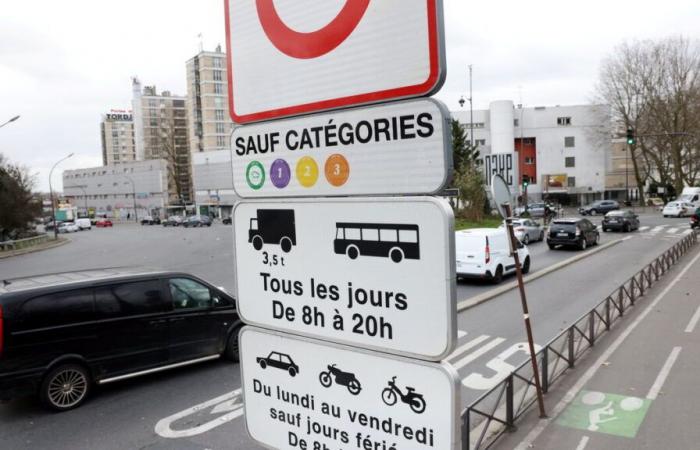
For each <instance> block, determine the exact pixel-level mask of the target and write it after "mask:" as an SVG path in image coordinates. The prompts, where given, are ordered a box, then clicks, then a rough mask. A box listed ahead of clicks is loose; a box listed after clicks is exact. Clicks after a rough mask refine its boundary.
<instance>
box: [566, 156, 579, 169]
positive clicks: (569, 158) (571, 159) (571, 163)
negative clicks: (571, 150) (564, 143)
mask: <svg viewBox="0 0 700 450" xmlns="http://www.w3.org/2000/svg"><path fill="white" fill-rule="evenodd" d="M564 166H565V167H576V158H574V157H573V156H567V157H566V158H564Z"/></svg>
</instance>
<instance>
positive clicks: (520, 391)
mask: <svg viewBox="0 0 700 450" xmlns="http://www.w3.org/2000/svg"><path fill="white" fill-rule="evenodd" d="M697 242H698V237H697V233H691V234H689V235H688V236H686V237H685V238H683V239H682V240H681V241H679V242H678V243H676V244H675V245H674V246H673V247H671V248H670V249H668V250H667V251H665V252H664V253H663V254H662V255H661V256H659V257H658V258H656V259H655V260H654V261H652V262H651V263H650V264H648V265H647V266H646V267H644V268H643V269H642V270H640V271H639V272H637V273H636V274H635V275H634V276H633V277H632V278H630V279H629V280H627V281H626V282H625V283H623V284H622V285H621V286H620V287H618V288H617V289H615V291H613V292H612V293H611V294H610V295H608V296H607V298H605V300H603V301H602V302H600V303H598V305H596V306H595V307H594V308H593V309H591V310H590V311H589V312H587V313H586V314H584V315H583V316H581V317H580V318H579V319H578V320H577V321H576V322H575V323H574V324H573V325H572V326H570V327H569V328H567V329H566V330H564V331H562V332H561V333H560V334H559V335H557V336H556V337H555V338H554V339H552V340H551V341H549V343H548V344H546V345H545V346H544V347H542V348H541V349H540V350H539V351H538V352H537V359H538V362H539V368H540V372H541V373H540V379H541V380H542V390H543V391H544V393H545V394H546V393H547V391H548V390H549V388H550V386H551V385H552V384H553V383H554V382H556V381H557V380H558V379H559V378H561V377H562V375H563V374H564V373H565V372H566V371H567V370H568V369H571V368H573V367H574V365H575V363H576V361H577V360H578V359H579V358H580V357H581V356H582V355H583V354H584V353H586V351H587V350H589V349H590V348H592V347H593V346H594V345H595V344H596V342H597V341H598V339H599V338H600V337H601V336H602V335H603V334H605V333H606V332H607V331H609V330H610V328H611V327H612V326H613V325H614V324H615V323H616V322H617V321H619V320H620V319H622V317H623V316H624V314H625V312H626V311H627V310H629V308H630V307H632V306H634V304H635V303H636V302H637V300H639V299H640V298H641V297H642V296H644V294H645V292H646V291H647V290H649V288H651V286H652V285H653V284H654V283H656V282H657V281H658V280H659V279H660V278H661V277H662V276H663V275H664V274H666V272H668V271H669V270H670V269H671V267H672V266H673V265H674V264H675V263H676V262H678V260H679V259H680V258H681V257H682V256H683V255H684V254H685V253H686V252H688V251H689V250H690V249H691V248H693V246H695V245H696V244H697ZM536 401H537V396H536V392H535V382H534V376H533V372H532V365H531V364H530V360H529V359H528V360H527V361H525V362H523V363H522V364H521V365H520V366H519V367H518V368H517V369H515V370H514V371H513V372H511V373H510V374H509V375H508V376H507V377H506V378H505V379H504V380H503V381H501V382H500V383H499V384H498V385H496V386H495V387H493V388H492V389H491V390H489V391H488V392H486V393H484V394H483V395H482V396H481V397H479V398H478V399H476V400H475V401H474V402H472V403H471V404H470V405H469V406H468V407H467V408H466V409H465V410H464V411H463V412H462V449H463V450H481V449H488V448H490V447H491V446H492V445H493V444H494V443H495V442H496V441H497V440H498V438H499V437H500V436H502V435H503V433H505V432H507V431H509V430H512V429H514V427H515V422H516V421H517V420H518V418H520V417H521V416H522V415H523V414H525V412H527V410H528V408H529V407H530V406H532V404H534V403H535V402H536Z"/></svg>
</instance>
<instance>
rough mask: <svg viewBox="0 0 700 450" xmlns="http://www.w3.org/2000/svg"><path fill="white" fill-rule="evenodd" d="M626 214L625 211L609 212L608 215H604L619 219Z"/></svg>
mask: <svg viewBox="0 0 700 450" xmlns="http://www.w3.org/2000/svg"><path fill="white" fill-rule="evenodd" d="M625 214H627V212H626V211H610V212H609V213H607V214H606V216H608V217H616V216H617V217H619V216H624V215H625Z"/></svg>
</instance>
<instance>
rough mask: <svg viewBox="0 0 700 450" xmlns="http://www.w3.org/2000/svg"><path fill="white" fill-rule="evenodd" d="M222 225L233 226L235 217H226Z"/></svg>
mask: <svg viewBox="0 0 700 450" xmlns="http://www.w3.org/2000/svg"><path fill="white" fill-rule="evenodd" d="M221 223H223V224H224V225H231V224H232V223H233V217H231V216H228V217H224V218H223V220H222V221H221Z"/></svg>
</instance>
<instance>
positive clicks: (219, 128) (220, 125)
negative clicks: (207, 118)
mask: <svg viewBox="0 0 700 450" xmlns="http://www.w3.org/2000/svg"><path fill="white" fill-rule="evenodd" d="M216 132H217V133H218V134H224V133H226V130H225V129H224V124H223V123H221V122H217V123H216Z"/></svg>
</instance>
